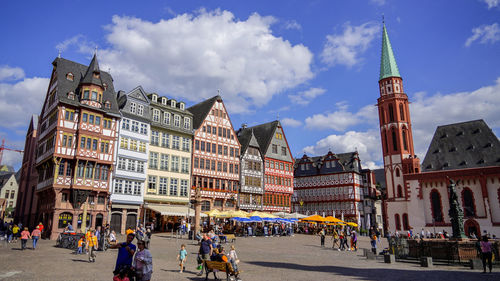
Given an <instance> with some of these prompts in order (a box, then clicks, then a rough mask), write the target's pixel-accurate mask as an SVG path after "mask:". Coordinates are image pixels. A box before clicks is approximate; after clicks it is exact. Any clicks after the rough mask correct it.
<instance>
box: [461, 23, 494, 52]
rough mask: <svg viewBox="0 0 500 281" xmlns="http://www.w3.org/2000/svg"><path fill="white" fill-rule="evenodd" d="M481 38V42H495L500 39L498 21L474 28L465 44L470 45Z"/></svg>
mask: <svg viewBox="0 0 500 281" xmlns="http://www.w3.org/2000/svg"><path fill="white" fill-rule="evenodd" d="M476 40H479V43H481V44H486V43H491V44H493V43H495V42H496V41H499V40H500V27H499V26H498V23H493V24H491V25H482V26H479V27H475V28H473V29H472V35H471V37H469V38H467V41H465V46H466V47H469V46H470V45H471V44H472V43H473V42H474V41H476Z"/></svg>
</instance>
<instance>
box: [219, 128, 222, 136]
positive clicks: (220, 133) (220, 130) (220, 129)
mask: <svg viewBox="0 0 500 281" xmlns="http://www.w3.org/2000/svg"><path fill="white" fill-rule="evenodd" d="M219 137H222V128H221V127H219Z"/></svg>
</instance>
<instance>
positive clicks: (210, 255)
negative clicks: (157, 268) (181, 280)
mask: <svg viewBox="0 0 500 281" xmlns="http://www.w3.org/2000/svg"><path fill="white" fill-rule="evenodd" d="M181 251H182V248H181ZM197 260H198V269H199V270H200V272H199V273H198V275H202V274H203V270H204V268H203V264H204V261H219V262H229V263H231V266H232V268H233V270H234V272H236V275H238V273H239V271H238V263H239V262H240V260H239V259H238V254H237V253H236V249H235V247H234V245H231V249H230V251H229V253H226V251H225V249H224V247H223V246H222V244H220V243H217V240H216V239H213V238H210V235H209V234H208V233H203V234H202V239H201V242H200V249H199V251H198V258H197ZM181 264H182V263H181ZM182 266H183V265H181V272H182Z"/></svg>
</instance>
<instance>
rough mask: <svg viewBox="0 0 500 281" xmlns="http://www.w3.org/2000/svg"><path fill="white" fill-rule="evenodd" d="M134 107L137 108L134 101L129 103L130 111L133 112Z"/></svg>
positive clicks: (134, 110)
mask: <svg viewBox="0 0 500 281" xmlns="http://www.w3.org/2000/svg"><path fill="white" fill-rule="evenodd" d="M136 109H137V105H136V104H135V102H131V103H130V113H132V114H135V113H136Z"/></svg>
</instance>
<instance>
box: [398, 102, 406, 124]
mask: <svg viewBox="0 0 500 281" xmlns="http://www.w3.org/2000/svg"><path fill="white" fill-rule="evenodd" d="M399 116H400V117H401V120H403V121H404V120H405V111H404V108H403V104H400V105H399Z"/></svg>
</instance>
